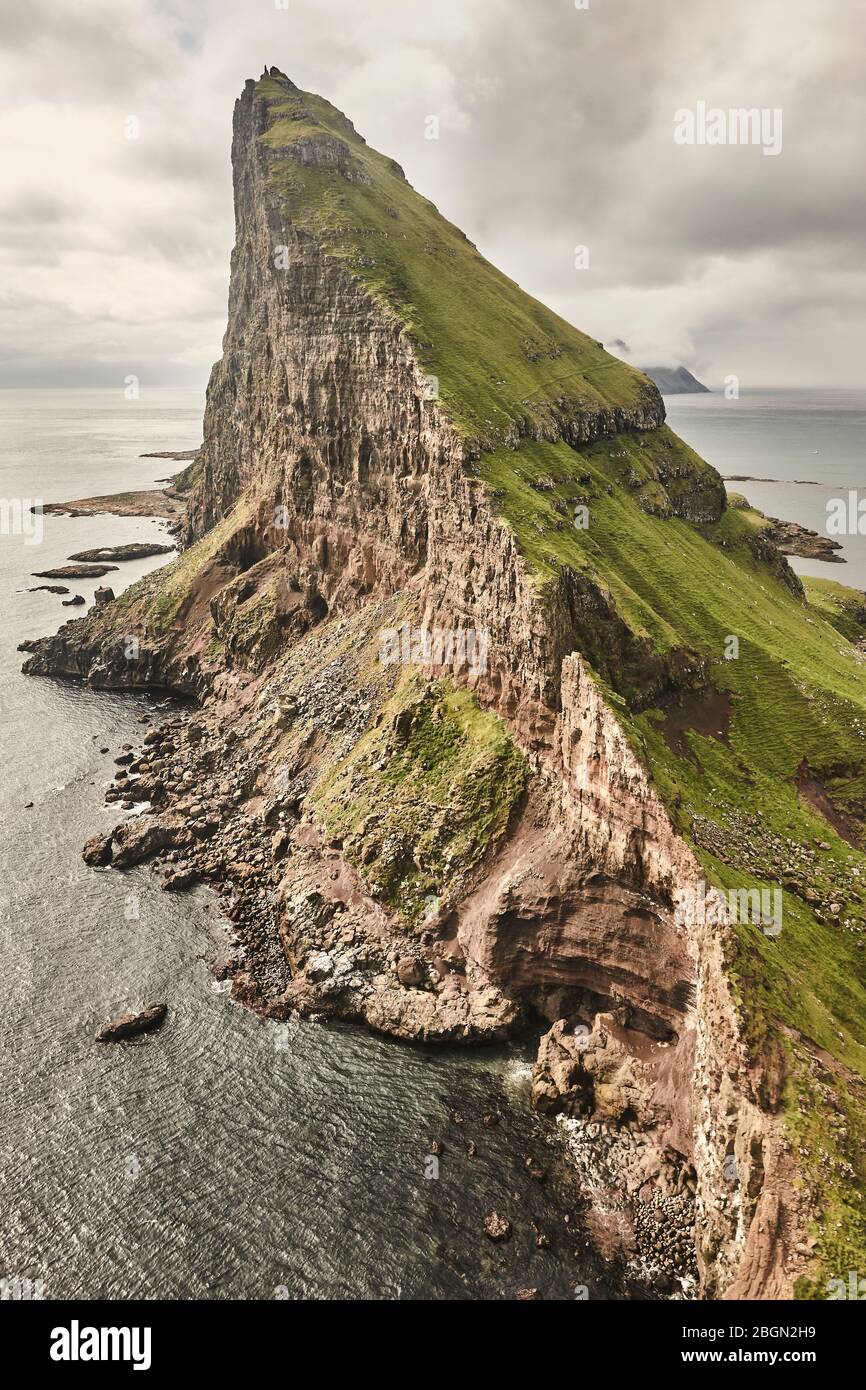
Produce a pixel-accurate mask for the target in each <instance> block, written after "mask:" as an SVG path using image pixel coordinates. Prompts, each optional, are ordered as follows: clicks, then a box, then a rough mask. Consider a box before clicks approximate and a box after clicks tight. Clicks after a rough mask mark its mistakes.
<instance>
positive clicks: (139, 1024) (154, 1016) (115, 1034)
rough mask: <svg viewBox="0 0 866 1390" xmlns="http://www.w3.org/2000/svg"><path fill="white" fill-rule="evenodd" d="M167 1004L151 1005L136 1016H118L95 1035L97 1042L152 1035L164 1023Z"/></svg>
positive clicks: (128, 1014) (120, 1040) (118, 1040)
mask: <svg viewBox="0 0 866 1390" xmlns="http://www.w3.org/2000/svg"><path fill="white" fill-rule="evenodd" d="M167 1013H168V1005H167V1004H151V1005H150V1006H149V1007H148V1008H146V1009H142V1010H141V1012H140V1013H137V1014H130V1013H127V1014H120V1015H119V1016H118V1017H117V1018H115V1019H112V1021H111V1023H108V1024H106V1026H105V1027H104V1028H101V1029H100V1030H99V1032H98V1033H97V1034H96V1041H97V1042H122V1041H123V1040H124V1038H134V1037H136V1036H137V1035H138V1034H139V1033H152V1032H153V1030H154V1029H155V1028H159V1026H160V1024H162V1023H164V1022H165V1017H166V1014H167Z"/></svg>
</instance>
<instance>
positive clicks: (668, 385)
mask: <svg viewBox="0 0 866 1390" xmlns="http://www.w3.org/2000/svg"><path fill="white" fill-rule="evenodd" d="M641 371H642V372H643V374H644V376H648V377H649V379H650V381H654V382H655V384H656V386H657V387H658V388H659V390H660V391H661V393H662V395H663V396H682V395H685V393H686V392H689V393H693V392H696V391H709V389H710V388H709V386H705V385H704V383H703V382H702V381H698V379H697V377H696V376H692V374H691V372H690V371H689V369H688V367H642V368H641Z"/></svg>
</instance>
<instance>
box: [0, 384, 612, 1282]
mask: <svg viewBox="0 0 866 1390" xmlns="http://www.w3.org/2000/svg"><path fill="white" fill-rule="evenodd" d="M202 406H203V400H202V398H201V396H199V395H198V394H193V393H188V392H182V391H160V392H145V393H144V394H143V395H142V398H141V400H139V401H137V402H127V401H125V400H124V399H123V397H122V395H121V394H120V393H109V392H83V391H70V392H49V391H30V392H9V391H4V392H0V498H3V499H5V500H6V501H7V502H8V501H10V500H13V501H14V500H15V499H17V500H18V501H19V502H21V501H24V502H26V504H27V506H29V505H30V504H31V502H33V501H36V500H38V499H41V500H43V501H46V502H48V501H55V500H66V499H72V498H75V497H82V496H92V495H94V494H100V493H111V492H118V491H125V490H131V489H135V488H147V487H149V486H151V485H152V483H153V482H154V480H155V479H157V478H159V477H164V476H165V475H166V474H168V473H170V472H172V471H174V470H176V469H177V468H178V467H180V466H181V465H179V464H172V463H171V462H166V461H163V460H153V459H150V460H148V459H142V458H140V457H139V455H140V454H141V453H142V452H144V451H146V450H154V449H163V450H164V449H185V448H191V447H193V446H195V445H196V444H198V442H199V440H200V437H201V436H200V429H201V413H202ZM5 531H6V533H5V534H3V535H2V536H0V596H2V611H3V636H2V642H0V700H2V711H3V721H2V735H0V736H2V740H3V749H2V751H3V770H4V776H3V778H2V786H0V830H2V837H0V844H2V851H0V852H2V861H0V980H2V1007H0V1096H2V1102H0V1277H3V1278H19V1279H31V1280H41V1281H42V1283H43V1285H44V1295H45V1297H46V1298H51V1297H58V1298H62V1297H85V1298H95V1297H109V1298H120V1297H144V1298H150V1297H154V1298H155V1297H170V1298H186V1299H189V1298H202V1299H213V1298H239V1297H250V1298H265V1299H269V1298H274V1297H277V1298H286V1297H287V1298H295V1297H307V1298H320V1299H331V1298H352V1299H357V1298H373V1299H383V1298H390V1299H394V1298H403V1299H428V1298H429V1299H451V1298H455V1299H461V1298H482V1299H497V1298H509V1297H513V1296H514V1295H515V1293H516V1292H517V1291H518V1290H520V1289H522V1288H526V1287H538V1288H539V1290H540V1291H541V1293H542V1295H543V1296H544V1297H547V1298H572V1297H574V1292H573V1291H574V1286H575V1284H585V1285H587V1286H588V1288H589V1291H590V1296H591V1297H602V1296H605V1295H607V1296H617V1295H618V1294H620V1293H622V1294H624V1295H626V1296H627V1295H628V1293H629V1289H628V1288H626V1287H624V1286H621V1285H620V1284H619V1283H618V1282H617V1278H616V1276H615V1274H614V1272H613V1271H612V1270H611V1269H610V1268H609V1267H608V1266H607V1265H606V1264H605V1262H604V1261H603V1260H602V1259H601V1258H600V1257H598V1256H597V1255H595V1254H594V1252H593V1251H592V1250H591V1249H589V1248H588V1247H587V1246H586V1244H585V1242H584V1241H583V1239H582V1238H580V1237H579V1236H578V1234H577V1231H576V1228H575V1225H574V1223H573V1212H574V1210H575V1206H576V1203H577V1199H578V1196H579V1194H578V1193H576V1192H575V1191H574V1188H573V1186H572V1184H571V1182H570V1181H569V1179H568V1176H567V1174H563V1173H561V1172H560V1170H559V1167H558V1164H557V1161H556V1154H557V1152H558V1150H557V1148H555V1147H553V1148H549V1147H548V1146H549V1145H550V1144H551V1141H552V1127H551V1125H550V1124H549V1123H548V1122H543V1121H541V1120H539V1119H538V1118H537V1117H535V1116H533V1115H532V1114H531V1112H530V1110H529V1107H528V1076H529V1067H528V1061H529V1057H530V1055H531V1048H530V1045H529V1044H527V1045H526V1046H525V1047H524V1046H523V1045H515V1046H513V1047H509V1048H501V1049H498V1050H495V1051H488V1050H480V1049H476V1050H458V1049H453V1050H442V1051H436V1050H432V1051H427V1050H424V1049H421V1048H415V1047H409V1046H405V1045H400V1044H397V1043H394V1042H390V1041H388V1040H386V1039H382V1038H377V1037H374V1036H372V1035H370V1034H369V1033H367V1032H366V1031H364V1030H361V1029H356V1028H351V1027H342V1026H332V1025H319V1024H315V1023H309V1022H297V1023H293V1024H290V1025H287V1026H283V1027H282V1028H281V1027H279V1026H278V1025H276V1024H272V1023H267V1022H264V1021H263V1020H261V1019H259V1018H257V1017H255V1016H254V1015H252V1014H250V1013H249V1012H247V1011H246V1010H244V1009H243V1008H241V1007H239V1006H237V1005H234V1004H232V1002H231V1001H230V999H229V998H228V996H227V995H226V994H225V993H223V992H221V989H220V988H219V987H218V986H217V985H216V982H215V981H214V979H213V976H212V974H211V971H210V969H209V963H210V961H211V960H212V958H213V956H214V953H215V951H216V950H217V949H218V947H219V944H220V942H221V941H222V940H223V939H224V934H225V929H226V928H225V923H224V921H223V919H222V918H221V916H220V913H219V910H218V907H217V905H216V901H215V899H214V898H212V897H211V896H210V895H209V894H208V892H207V891H206V890H201V891H198V892H196V893H195V894H193V895H190V896H177V895H171V896H169V895H166V894H163V893H162V892H160V890H159V888H158V884H157V882H156V880H155V878H154V877H153V876H152V874H151V871H150V870H149V869H148V868H146V867H142V868H139V869H134V870H131V871H129V872H127V873H124V874H120V873H117V872H115V871H112V870H103V871H95V870H92V869H89V868H87V867H86V866H85V865H84V864H83V863H82V860H81V857H80V851H81V845H82V843H83V841H84V839H85V838H86V837H87V836H89V835H91V834H93V833H94V832H95V831H98V830H100V829H105V828H107V827H108V826H109V825H110V824H112V823H113V822H114V820H115V819H116V817H117V811H116V810H112V809H110V808H106V807H105V806H104V804H103V800H102V790H103V785H104V783H105V782H106V781H107V780H110V778H111V776H112V773H113V772H114V765H113V762H112V758H113V756H114V755H115V754H116V753H117V751H118V749H119V746H120V744H122V743H123V742H126V741H128V742H132V741H134V740H135V739H136V738H140V736H141V733H142V728H143V726H142V724H141V723H140V722H139V719H140V717H141V716H142V715H143V714H150V713H153V711H154V708H155V701H154V700H152V699H150V698H147V697H145V696H141V695H133V694H127V695H120V694H107V693H102V692H94V691H90V690H87V689H83V688H81V687H80V686H77V685H75V684H70V683H64V682H57V681H50V680H40V679H30V678H27V677H24V676H22V675H21V674H20V666H21V662H22V660H23V658H22V656H21V654H20V653H18V652H17V651H16V645H17V643H18V642H19V641H21V640H22V639H23V638H25V637H36V636H40V635H43V634H46V633H49V632H52V631H54V630H55V629H56V628H57V627H58V626H59V624H60V623H61V622H62V621H64V620H65V619H66V618H67V617H68V616H69V615H70V614H71V615H72V616H74V615H75V612H76V610H75V609H71V610H67V609H65V608H62V607H61V602H60V597H59V596H56V595H52V594H48V593H44V592H43V593H28V592H25V590H26V589H27V588H28V587H29V586H30V585H34V584H38V583H40V582H52V581H40V580H36V579H31V578H30V577H29V576H30V573H31V571H32V570H36V569H43V568H46V567H47V566H48V565H49V564H51V565H56V564H60V563H62V562H63V561H64V560H65V559H66V557H67V556H68V555H69V554H70V552H72V551H73V550H80V549H84V548H86V547H90V546H95V545H100V544H102V545H105V544H113V543H117V542H120V541H127V540H146V539H149V538H152V537H156V538H162V537H163V536H164V531H163V530H162V528H161V527H160V525H159V524H158V523H156V522H154V521H152V520H142V519H121V518H117V517H97V518H92V519H83V518H78V519H75V518H67V517H52V516H48V517H45V518H44V534H43V536H42V538H41V540H40V541H39V542H38V543H33V544H31V543H29V542H30V540H32V539H35V538H33V537H32V536H29V535H27V534H22V533H21V531H20V528H19V532H18V533H16V532H15V528H14V526H11V525H7V526H6V527H5ZM159 563H161V561H160V560H159V559H151V560H145V561H140V562H137V563H130V564H124V565H122V566H121V568H120V571H119V572H118V574H114V575H111V576H109V577H108V579H107V580H106V581H105V582H108V583H110V584H112V586H113V587H114V588H115V591H116V592H119V591H120V590H121V589H122V588H123V587H124V586H125V585H126V584H127V583H129V582H130V581H131V580H132V579H134V578H135V577H137V576H138V575H139V574H141V573H144V572H145V571H147V570H148V569H151V568H153V567H154V566H155V565H157V564H159ZM94 587H95V585H94V583H92V582H91V583H85V584H78V583H73V584H70V588H72V589H73V590H74V591H78V592H81V593H84V594H85V596H86V597H87V598H88V600H89V599H90V598H91V596H92V591H93V588H94ZM104 747H107V748H109V750H110V751H109V753H107V754H103V753H101V752H100V749H101V748H104ZM28 802H32V803H33V805H32V807H31V808H29V809H27V807H26V803H28ZM160 999H164V1000H166V1001H167V1002H168V1004H169V1006H170V1014H169V1019H168V1022H167V1023H166V1025H165V1026H164V1027H163V1028H162V1029H161V1030H160V1031H159V1032H158V1033H156V1034H153V1035H150V1036H146V1037H143V1038H140V1039H137V1040H135V1041H133V1042H131V1043H127V1044H124V1045H121V1046H99V1045H97V1044H95V1043H94V1041H93V1034H94V1032H95V1030H96V1029H97V1028H98V1027H99V1026H100V1025H101V1024H102V1023H103V1022H104V1021H106V1020H107V1019H108V1018H110V1017H112V1016H114V1015H115V1014H116V1013H118V1012H120V1011H121V1010H122V1009H124V1008H130V1007H131V1008H139V1007H142V1006H144V1005H146V1004H148V1003H150V1002H152V1001H154V1000H160ZM492 1108H496V1109H498V1110H499V1111H500V1112H501V1114H502V1121H501V1123H500V1124H499V1125H498V1126H497V1127H496V1128H493V1129H488V1128H486V1127H485V1126H484V1125H483V1124H482V1120H481V1117H482V1115H483V1113H484V1112H485V1111H489V1110H490V1109H492ZM455 1111H457V1112H459V1113H460V1115H461V1116H462V1119H463V1123H462V1124H458V1123H456V1122H455V1121H454V1120H453V1118H452V1114H453V1112H455ZM431 1139H439V1140H440V1141H442V1142H443V1143H444V1145H445V1152H444V1154H443V1155H442V1157H441V1159H440V1168H439V1176H438V1178H431V1177H428V1176H427V1173H428V1172H429V1171H430V1166H429V1148H430V1141H431ZM469 1140H473V1141H474V1142H475V1143H476V1144H477V1148H478V1152H477V1156H476V1157H470V1156H469V1154H468V1153H467V1141H469ZM530 1153H531V1154H534V1155H537V1156H540V1157H541V1159H542V1161H543V1162H549V1163H550V1165H551V1166H550V1176H549V1178H548V1181H547V1182H546V1183H544V1184H540V1183H538V1182H536V1181H533V1180H532V1179H531V1178H530V1177H529V1176H528V1174H527V1172H526V1167H525V1157H526V1155H527V1154H530ZM491 1208H496V1209H497V1210H500V1211H502V1212H503V1213H504V1214H506V1215H507V1216H508V1217H509V1218H510V1219H511V1221H512V1223H513V1226H514V1238H513V1240H512V1241H511V1242H510V1243H508V1244H507V1245H503V1246H493V1245H491V1244H490V1242H489V1241H488V1240H487V1239H486V1237H485V1236H484V1234H483V1231H482V1223H483V1218H484V1214H485V1213H486V1212H487V1211H489V1210H490V1209H491ZM567 1215H568V1216H570V1217H572V1222H571V1224H566V1221H565V1217H566V1216H567ZM533 1221H534V1222H536V1223H537V1224H538V1226H539V1227H540V1229H542V1230H544V1231H545V1232H546V1233H548V1234H549V1236H550V1239H551V1244H550V1248H549V1249H538V1248H536V1243H535V1230H534V1228H533V1225H532V1223H533Z"/></svg>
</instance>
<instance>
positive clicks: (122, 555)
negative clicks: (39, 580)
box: [69, 541, 174, 563]
mask: <svg viewBox="0 0 866 1390" xmlns="http://www.w3.org/2000/svg"><path fill="white" fill-rule="evenodd" d="M172 550H174V546H173V545H160V544H159V542H157V541H132V542H130V544H129V545H103V546H98V547H97V548H96V549H95V550H79V551H77V552H76V554H75V555H70V556H69V558H70V560H85V561H89V562H90V563H93V562H95V561H100V560H146V559H147V558H148V557H149V556H150V555H168V554H170V553H171V551H172Z"/></svg>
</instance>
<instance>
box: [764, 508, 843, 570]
mask: <svg viewBox="0 0 866 1390" xmlns="http://www.w3.org/2000/svg"><path fill="white" fill-rule="evenodd" d="M767 520H768V522H769V523H770V525H769V528H768V530H767V532H766V535H767V539H768V540H770V541H772V543H773V545H775V546H776V547H777V549H778V550H781V552H782V554H783V555H798V556H799V557H800V558H801V559H803V560H825V561H827V562H828V563H829V564H833V565H844V564H845V557H844V555H838V554H837V553H836V552H837V551H839V550H841V549H842V542H841V541H834V540H833V539H832V538H831V537H830V536H822V535H820V534H819V533H818V532H817V531H810V530H809V527H808V526H801V525H800V523H799V522H798V521H780V520H779V518H778V517H777V516H768V517H767Z"/></svg>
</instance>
